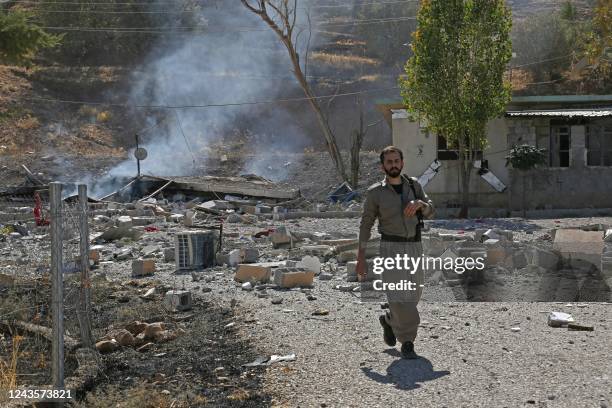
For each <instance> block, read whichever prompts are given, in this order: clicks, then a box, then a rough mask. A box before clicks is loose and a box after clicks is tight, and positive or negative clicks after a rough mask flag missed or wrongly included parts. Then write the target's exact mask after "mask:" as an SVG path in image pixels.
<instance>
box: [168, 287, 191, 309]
mask: <svg viewBox="0 0 612 408" xmlns="http://www.w3.org/2000/svg"><path fill="white" fill-rule="evenodd" d="M164 306H165V307H166V309H168V310H170V311H173V312H182V311H184V310H191V308H192V299H191V292H190V291H188V290H169V291H168V292H166V295H165V296H164Z"/></svg>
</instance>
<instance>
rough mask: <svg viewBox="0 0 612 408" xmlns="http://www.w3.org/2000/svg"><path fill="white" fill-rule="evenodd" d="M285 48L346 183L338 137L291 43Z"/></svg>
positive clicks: (335, 163)
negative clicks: (307, 79) (316, 97)
mask: <svg viewBox="0 0 612 408" xmlns="http://www.w3.org/2000/svg"><path fill="white" fill-rule="evenodd" d="M285 46H286V47H287V50H288V51H289V55H290V56H291V63H292V64H293V74H294V75H295V77H296V78H297V80H298V82H299V84H300V87H301V88H302V90H303V91H304V94H305V95H306V97H307V98H308V102H309V103H310V106H311V108H312V110H313V111H314V113H315V115H316V117H317V122H318V123H319V127H320V128H321V130H322V131H323V136H324V137H325V141H326V146H327V150H328V152H329V155H330V156H331V158H332V160H333V162H334V166H335V167H336V170H337V171H338V174H339V175H340V177H342V179H343V180H344V181H349V180H348V177H347V174H346V170H345V169H344V162H343V161H342V155H341V154H340V149H339V148H338V143H337V142H336V136H335V135H334V132H333V131H332V130H331V127H330V126H329V122H328V120H327V118H326V117H325V115H324V114H323V110H322V109H321V105H319V102H318V100H317V99H315V95H314V93H313V92H312V89H311V88H310V85H309V84H308V82H307V81H306V77H305V76H304V73H303V72H302V68H301V67H300V61H299V56H298V54H297V52H296V50H295V48H294V46H293V44H292V43H291V42H287V41H286V42H285Z"/></svg>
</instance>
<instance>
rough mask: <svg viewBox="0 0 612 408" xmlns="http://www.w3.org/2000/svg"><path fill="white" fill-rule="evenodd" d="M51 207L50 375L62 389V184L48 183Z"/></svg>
mask: <svg viewBox="0 0 612 408" xmlns="http://www.w3.org/2000/svg"><path fill="white" fill-rule="evenodd" d="M49 201H50V205H51V308H52V314H53V332H52V333H53V344H52V350H51V360H52V361H51V375H52V377H53V387H54V388H56V389H60V388H64V302H63V292H64V276H63V275H64V274H63V261H62V239H63V237H62V226H63V213H62V184H61V183H57V182H54V183H49Z"/></svg>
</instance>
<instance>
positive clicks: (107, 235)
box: [95, 227, 143, 242]
mask: <svg viewBox="0 0 612 408" xmlns="http://www.w3.org/2000/svg"><path fill="white" fill-rule="evenodd" d="M142 234H143V232H142V231H139V230H137V229H134V228H129V227H110V228H109V229H107V230H106V231H104V232H103V233H102V234H101V235H99V236H98V237H96V238H95V239H96V240H99V241H106V242H110V241H116V240H119V239H122V238H129V239H132V240H134V241H137V240H138V239H140V237H141V236H142Z"/></svg>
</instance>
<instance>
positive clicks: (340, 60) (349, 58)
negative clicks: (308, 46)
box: [310, 52, 380, 69]
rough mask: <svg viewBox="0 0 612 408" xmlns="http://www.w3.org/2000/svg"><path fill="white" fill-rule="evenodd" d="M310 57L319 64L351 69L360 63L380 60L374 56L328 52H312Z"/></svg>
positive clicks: (371, 62)
mask: <svg viewBox="0 0 612 408" xmlns="http://www.w3.org/2000/svg"><path fill="white" fill-rule="evenodd" d="M310 58H311V59H312V60H313V61H316V62H319V63H321V64H327V65H331V66H334V67H335V68H341V69H353V68H355V67H357V66H360V65H367V66H378V65H380V61H379V60H377V59H374V58H368V57H360V56H357V55H342V54H331V53H328V52H313V53H312V54H311V56H310Z"/></svg>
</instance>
